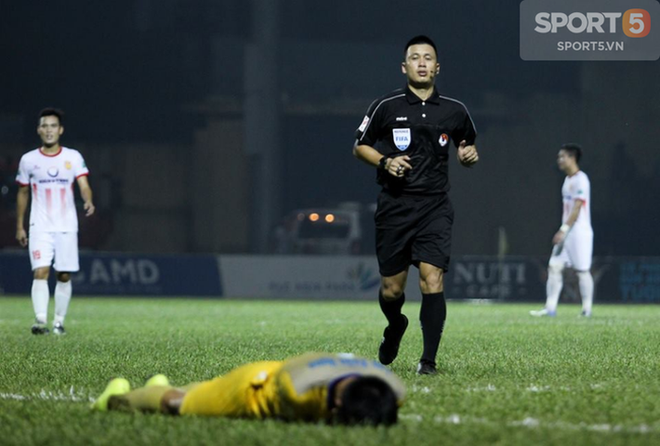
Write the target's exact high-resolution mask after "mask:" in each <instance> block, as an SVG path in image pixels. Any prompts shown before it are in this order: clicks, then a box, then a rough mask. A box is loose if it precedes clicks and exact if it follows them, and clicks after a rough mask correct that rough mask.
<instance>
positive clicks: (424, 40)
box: [403, 34, 438, 59]
mask: <svg viewBox="0 0 660 446" xmlns="http://www.w3.org/2000/svg"><path fill="white" fill-rule="evenodd" d="M422 44H426V45H431V46H432V47H433V51H435V56H436V57H437V56H438V49H437V48H436V46H435V43H434V42H433V40H431V38H430V37H429V36H425V35H423V34H420V35H419V36H415V37H413V38H412V39H410V40H409V41H408V43H406V47H405V48H404V49H403V58H404V59H405V58H406V53H407V52H408V48H410V47H411V46H413V45H422Z"/></svg>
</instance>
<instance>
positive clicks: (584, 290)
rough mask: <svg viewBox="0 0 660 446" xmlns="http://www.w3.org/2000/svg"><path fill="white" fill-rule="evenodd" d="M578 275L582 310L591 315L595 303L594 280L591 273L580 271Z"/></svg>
mask: <svg viewBox="0 0 660 446" xmlns="http://www.w3.org/2000/svg"><path fill="white" fill-rule="evenodd" d="M577 275H578V280H579V286H580V296H582V310H584V312H585V313H587V314H591V306H592V304H593V301H594V278H593V276H592V275H591V271H580V272H578V273H577Z"/></svg>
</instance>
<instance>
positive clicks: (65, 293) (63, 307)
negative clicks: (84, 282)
mask: <svg viewBox="0 0 660 446" xmlns="http://www.w3.org/2000/svg"><path fill="white" fill-rule="evenodd" d="M71 292H72V287H71V281H70V280H69V281H68V282H60V281H59V280H58V281H57V285H56V286H55V320H54V321H53V323H55V324H58V323H59V324H64V318H65V317H66V312H67V310H68V309H69V302H71Z"/></svg>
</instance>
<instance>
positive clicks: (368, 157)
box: [353, 141, 383, 166]
mask: <svg viewBox="0 0 660 446" xmlns="http://www.w3.org/2000/svg"><path fill="white" fill-rule="evenodd" d="M353 156H355V157H356V158H357V159H359V160H360V161H364V162H365V163H367V164H371V165H372V166H378V164H379V163H380V160H381V158H383V155H382V154H381V153H380V152H379V151H378V150H376V149H374V148H373V147H371V146H368V145H366V144H359V145H358V142H357V141H355V144H354V145H353Z"/></svg>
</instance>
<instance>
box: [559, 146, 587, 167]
mask: <svg viewBox="0 0 660 446" xmlns="http://www.w3.org/2000/svg"><path fill="white" fill-rule="evenodd" d="M561 149H562V150H564V151H565V152H567V153H568V154H569V155H570V156H572V157H573V158H575V162H576V163H578V164H579V163H580V158H582V146H581V145H580V144H576V143H574V142H567V143H566V144H562V145H561Z"/></svg>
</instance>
